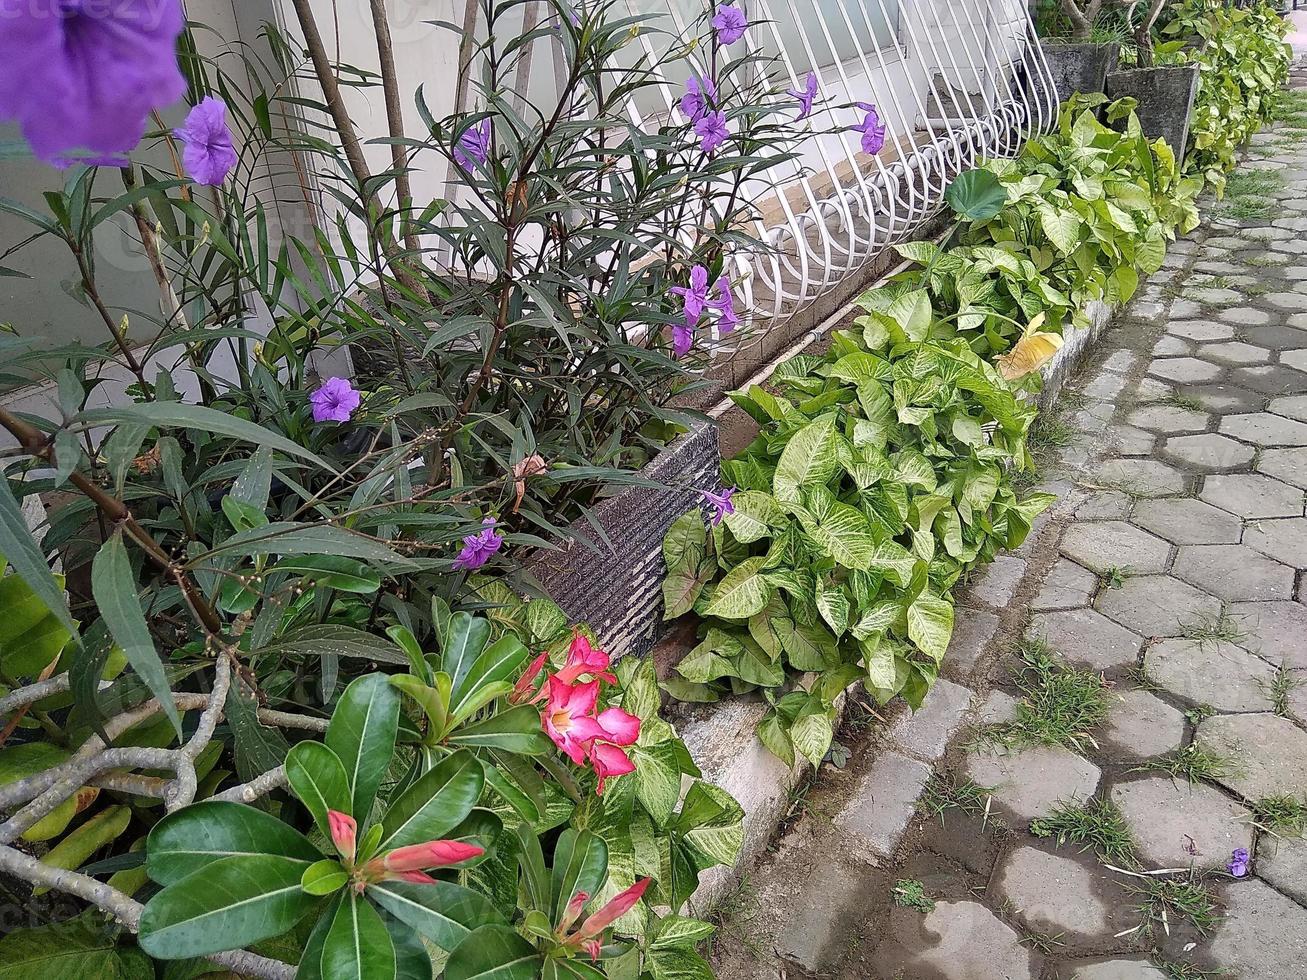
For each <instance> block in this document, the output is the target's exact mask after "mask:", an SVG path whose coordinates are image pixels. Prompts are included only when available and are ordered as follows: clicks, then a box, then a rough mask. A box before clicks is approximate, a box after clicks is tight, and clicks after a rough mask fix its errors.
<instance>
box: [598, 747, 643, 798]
mask: <svg viewBox="0 0 1307 980" xmlns="http://www.w3.org/2000/svg"><path fill="white" fill-rule="evenodd" d="M590 764H591V765H592V766H594V771H595V775H597V776H598V777H599V785H598V786H596V787H595V795H597V796H602V795H603V792H604V782H605V781H606V780H607V779H608V777H609V776H625V775H626V774H627V773H628V772H635V763H634V762H632V761H631V757H630V756H628V755H627V754H626V753H625V752H623V751H622V750H621V749H619V748H618V747H617V746H616V745H609V744H606V743H604V742H595V744H594V747H593V748H592V749H591V750H590Z"/></svg>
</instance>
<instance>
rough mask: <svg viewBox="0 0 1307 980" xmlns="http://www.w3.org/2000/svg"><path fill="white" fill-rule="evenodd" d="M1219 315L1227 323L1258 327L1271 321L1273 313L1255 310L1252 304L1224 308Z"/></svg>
mask: <svg viewBox="0 0 1307 980" xmlns="http://www.w3.org/2000/svg"><path fill="white" fill-rule="evenodd" d="M1217 317H1218V318H1219V319H1221V320H1224V321H1225V322H1226V323H1237V324H1239V326H1241V327H1256V326H1259V325H1261V324H1263V323H1270V322H1271V314H1269V313H1267V312H1266V311H1265V310H1254V309H1253V308H1252V307H1251V306H1236V307H1235V308H1234V309H1232V310H1222V311H1221V312H1220V313H1218V314H1217Z"/></svg>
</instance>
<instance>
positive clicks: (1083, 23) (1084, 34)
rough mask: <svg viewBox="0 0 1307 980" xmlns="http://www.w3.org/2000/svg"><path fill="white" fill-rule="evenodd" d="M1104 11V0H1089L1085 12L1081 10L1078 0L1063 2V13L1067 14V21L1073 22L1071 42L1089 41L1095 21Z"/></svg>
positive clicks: (1065, 0)
mask: <svg viewBox="0 0 1307 980" xmlns="http://www.w3.org/2000/svg"><path fill="white" fill-rule="evenodd" d="M1102 9H1103V0H1089V3H1087V4H1085V7H1084V9H1083V10H1081V9H1080V4H1079V3H1078V2H1077V0H1062V12H1063V13H1064V14H1066V17H1067V20H1069V21H1071V40H1073V41H1079V42H1083V41H1088V40H1089V33H1090V31H1092V30H1093V27H1094V21H1096V20H1098V15H1099V13H1100V11H1101V10H1102Z"/></svg>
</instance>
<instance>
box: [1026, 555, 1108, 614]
mask: <svg viewBox="0 0 1307 980" xmlns="http://www.w3.org/2000/svg"><path fill="white" fill-rule="evenodd" d="M1097 589H1098V576H1097V575H1095V574H1094V573H1093V572H1091V571H1090V570H1089V569H1087V568H1084V567H1082V566H1080V565H1077V564H1076V563H1075V562H1073V561H1071V560H1070V559H1069V558H1059V559H1058V560H1057V561H1056V562H1054V563H1053V567H1052V568H1050V569H1049V570H1048V575H1046V576H1045V577H1044V582H1043V584H1042V585H1041V586H1040V587H1039V594H1038V595H1036V596H1035V598H1034V600H1033V601H1032V602H1031V603H1030V608H1031V609H1032V610H1034V611H1035V612H1046V611H1048V610H1053V609H1073V608H1075V607H1077V606H1087V605H1089V603H1090V600H1091V599H1092V598H1093V595H1094V592H1095V591H1097Z"/></svg>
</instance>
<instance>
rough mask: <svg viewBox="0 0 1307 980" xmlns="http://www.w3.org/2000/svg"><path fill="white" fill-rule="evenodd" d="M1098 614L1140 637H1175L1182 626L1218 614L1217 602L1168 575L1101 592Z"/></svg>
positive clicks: (1133, 580)
mask: <svg viewBox="0 0 1307 980" xmlns="http://www.w3.org/2000/svg"><path fill="white" fill-rule="evenodd" d="M1097 606H1098V611H1099V612H1101V613H1102V614H1103V615H1104V616H1107V617H1108V618H1109V619H1112V620H1115V621H1116V622H1118V623H1120V624H1121V625H1122V626H1125V627H1127V628H1129V629H1131V630H1134V631H1135V632H1136V633H1138V634H1139V635H1141V636H1179V635H1181V633H1183V632H1184V628H1185V626H1187V625H1189V624H1191V623H1193V622H1195V621H1197V620H1200V619H1202V618H1204V617H1216V616H1219V615H1220V614H1221V600H1220V599H1217V598H1214V597H1213V596H1210V595H1208V594H1207V593H1206V592H1203V591H1201V590H1199V589H1195V588H1194V587H1193V586H1192V585H1189V584H1188V583H1186V582H1181V581H1180V580H1179V579H1178V578H1173V577H1171V576H1170V575H1135V576H1131V577H1130V578H1128V579H1126V580H1125V582H1123V583H1122V584H1121V586H1120V588H1107V589H1104V590H1103V591H1102V592H1101V593H1099V596H1098V602H1097Z"/></svg>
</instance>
